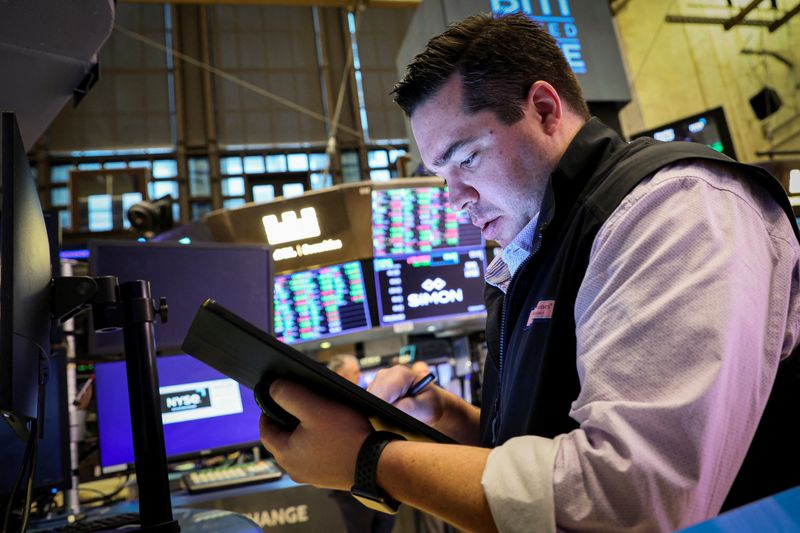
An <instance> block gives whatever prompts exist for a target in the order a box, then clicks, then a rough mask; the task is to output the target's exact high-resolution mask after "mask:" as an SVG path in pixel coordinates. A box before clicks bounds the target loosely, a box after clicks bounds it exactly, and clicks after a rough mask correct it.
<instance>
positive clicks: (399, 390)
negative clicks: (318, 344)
mask: <svg viewBox="0 0 800 533" xmlns="http://www.w3.org/2000/svg"><path fill="white" fill-rule="evenodd" d="M422 378H423V376H422V375H420V374H419V373H416V372H414V371H412V370H411V369H410V368H408V367H406V366H403V365H396V366H393V367H391V368H387V369H383V370H379V371H378V373H377V374H376V375H375V379H374V380H373V381H372V383H371V384H370V386H369V388H368V389H367V390H368V391H369V392H371V393H372V394H374V395H375V396H378V397H379V398H381V399H382V400H384V401H387V402H389V403H392V404H394V405H395V407H397V408H398V409H400V410H401V411H405V412H406V413H408V414H410V415H411V416H413V417H414V418H417V419H419V420H421V421H422V422H425V423H426V424H428V425H429V426H432V427H434V428H436V429H437V430H439V431H441V432H442V433H444V434H445V435H448V436H449V437H452V438H453V439H455V440H456V441H458V442H461V443H462V444H476V443H477V441H478V430H479V423H480V410H479V409H478V408H477V407H474V406H472V405H470V404H469V403H467V402H465V401H464V400H462V399H461V398H459V397H458V396H456V395H455V394H452V393H450V392H448V391H446V390H444V389H443V388H441V387H438V386H428V387H426V388H425V389H423V391H422V392H420V393H419V394H417V395H416V396H414V397H413V398H405V397H404V396H405V394H406V393H407V392H408V389H410V388H411V386H412V385H413V384H414V383H416V382H417V381H418V380H420V379H422Z"/></svg>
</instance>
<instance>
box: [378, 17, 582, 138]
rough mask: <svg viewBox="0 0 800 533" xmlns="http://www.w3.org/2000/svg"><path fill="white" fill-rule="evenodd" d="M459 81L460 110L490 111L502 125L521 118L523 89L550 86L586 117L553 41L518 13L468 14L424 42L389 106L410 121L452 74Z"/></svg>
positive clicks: (575, 83) (575, 85) (574, 83)
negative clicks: (399, 109)
mask: <svg viewBox="0 0 800 533" xmlns="http://www.w3.org/2000/svg"><path fill="white" fill-rule="evenodd" d="M456 73H457V74H460V75H461V76H462V79H463V86H462V87H463V90H464V103H465V107H466V109H465V111H466V112H468V113H477V112H478V111H481V110H483V109H489V110H491V111H494V113H495V114H496V115H497V118H498V119H499V120H500V121H502V122H503V123H505V124H513V123H514V122H516V121H518V120H520V119H521V118H522V104H523V102H524V101H525V99H526V98H527V95H528V89H530V87H531V85H532V84H533V83H534V82H536V81H539V80H543V81H546V82H548V83H549V84H550V85H552V86H553V87H554V88H555V89H556V91H557V92H558V94H559V96H560V97H561V99H562V100H563V101H565V102H566V103H567V104H568V105H569V107H570V108H571V109H572V110H573V111H575V112H576V113H578V114H579V115H582V116H583V117H584V118H589V109H588V108H587V107H586V101H585V100H584V99H583V94H582V92H581V87H580V85H579V84H578V80H577V79H576V78H575V74H574V73H573V72H572V69H570V67H569V65H568V64H567V60H566V58H565V57H564V54H563V53H562V52H561V49H560V48H559V47H558V44H557V43H556V40H555V39H554V38H553V37H552V36H551V35H550V34H549V33H547V31H545V30H544V28H542V27H541V26H540V25H539V24H537V23H536V22H534V21H533V20H531V19H529V18H528V17H526V16H525V15H523V14H515V15H507V16H503V17H499V18H493V17H492V16H491V15H489V14H482V15H474V16H472V17H469V18H466V19H464V20H462V21H461V22H459V23H457V24H453V25H451V26H449V27H448V28H447V30H445V32H444V33H442V34H441V35H438V36H437V37H434V38H433V39H431V40H430V41H428V45H427V46H426V47H425V50H424V51H423V52H422V53H421V54H419V55H417V56H416V57H415V58H414V60H413V61H412V62H411V63H410V64H409V65H408V68H407V69H406V75H405V77H403V79H402V80H401V81H399V82H398V83H397V84H396V85H395V86H394V90H393V91H392V93H393V94H394V101H395V102H397V104H398V105H399V106H400V107H402V108H403V111H405V112H406V114H407V115H408V116H411V115H412V113H414V111H415V110H416V108H417V107H418V106H419V105H421V104H422V103H424V102H425V100H427V99H428V98H429V97H430V96H432V95H433V94H434V93H436V91H438V90H439V88H440V87H441V86H442V85H444V83H445V82H446V81H447V80H448V79H449V78H450V76H452V75H453V74H456Z"/></svg>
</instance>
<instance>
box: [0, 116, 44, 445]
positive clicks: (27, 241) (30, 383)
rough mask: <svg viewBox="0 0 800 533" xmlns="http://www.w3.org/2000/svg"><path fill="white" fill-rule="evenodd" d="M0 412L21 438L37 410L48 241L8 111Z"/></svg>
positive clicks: (0, 226)
mask: <svg viewBox="0 0 800 533" xmlns="http://www.w3.org/2000/svg"><path fill="white" fill-rule="evenodd" d="M0 192H1V193H2V201H0V412H2V414H3V417H2V418H3V419H4V420H5V421H6V422H8V423H9V424H11V425H13V427H14V429H15V431H16V432H17V434H18V435H19V436H20V437H21V438H27V435H28V428H29V426H28V425H27V423H28V421H29V420H32V419H35V418H36V417H37V415H38V410H37V409H38V408H37V404H38V390H39V387H38V382H39V361H40V359H41V357H42V356H43V355H44V353H46V352H48V351H49V346H50V311H51V302H50V279H51V278H52V274H51V268H52V267H51V263H50V246H49V242H48V236H47V227H46V226H45V221H44V216H43V215H42V207H41V204H40V203H39V194H38V192H37V189H36V182H35V181H34V178H33V174H32V173H31V170H30V167H29V165H28V156H27V155H26V153H25V147H24V146H23V144H22V139H21V137H20V134H19V128H18V127H17V121H16V116H15V115H14V114H13V113H2V117H1V118H0Z"/></svg>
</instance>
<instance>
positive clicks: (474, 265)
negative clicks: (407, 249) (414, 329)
mask: <svg viewBox="0 0 800 533" xmlns="http://www.w3.org/2000/svg"><path fill="white" fill-rule="evenodd" d="M485 262H486V254H485V252H484V250H483V249H477V250H461V251H447V252H432V253H421V254H416V255H410V256H407V257H402V258H391V257H385V258H380V259H378V258H376V259H374V265H375V286H376V290H377V299H378V316H379V319H380V323H381V325H382V326H386V325H391V324H394V323H396V322H406V321H415V320H431V319H435V318H443V317H448V316H456V315H465V314H471V313H482V312H484V311H486V306H485V305H484V303H483V287H484V279H483V273H484V269H485Z"/></svg>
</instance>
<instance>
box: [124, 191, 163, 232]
mask: <svg viewBox="0 0 800 533" xmlns="http://www.w3.org/2000/svg"><path fill="white" fill-rule="evenodd" d="M174 201H175V200H174V199H173V198H172V196H171V195H169V194H168V195H166V196H162V197H161V198H159V199H158V200H155V201H152V202H147V201H144V202H139V203H138V204H135V205H133V206H131V208H130V209H128V220H129V221H130V223H131V227H132V228H133V229H134V230H135V231H136V232H137V233H139V234H141V235H143V236H145V237H147V238H150V237H152V236H153V235H156V234H158V233H161V232H163V231H166V230H168V229H171V228H172V227H173V226H174V225H175V219H174V217H173V216H172V203H173V202H174Z"/></svg>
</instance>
